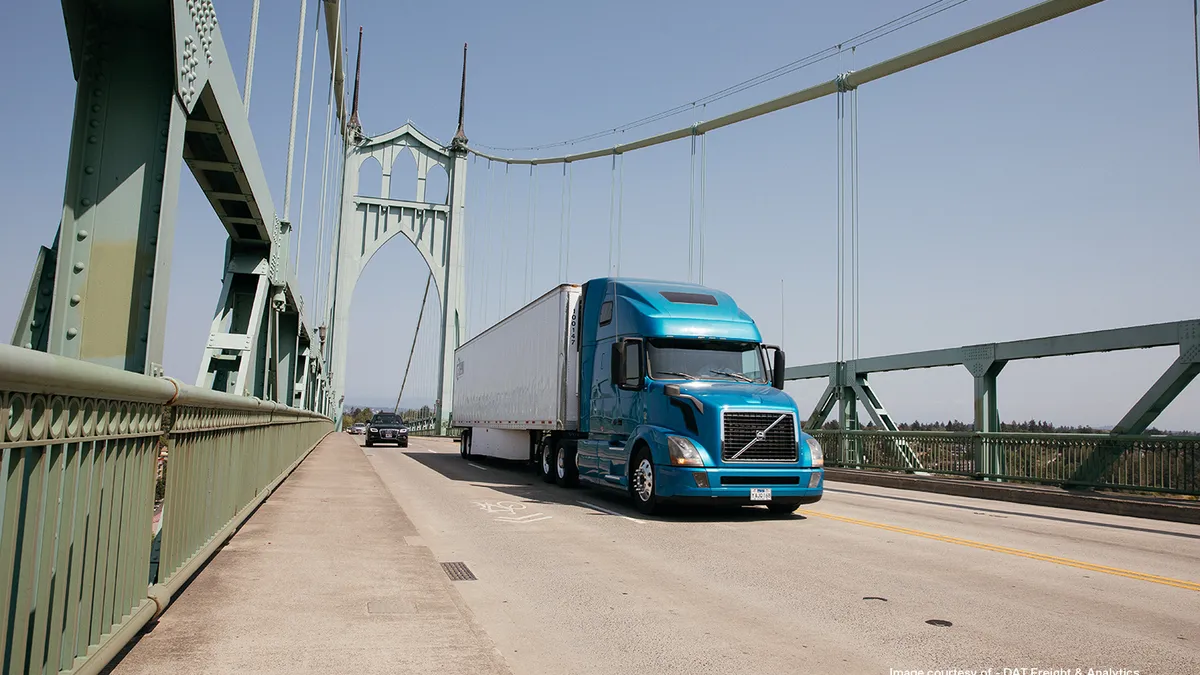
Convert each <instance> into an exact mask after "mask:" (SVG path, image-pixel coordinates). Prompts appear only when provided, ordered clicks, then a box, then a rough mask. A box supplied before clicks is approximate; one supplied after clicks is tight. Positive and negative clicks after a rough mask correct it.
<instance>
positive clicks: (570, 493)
mask: <svg viewBox="0 0 1200 675" xmlns="http://www.w3.org/2000/svg"><path fill="white" fill-rule="evenodd" d="M402 452H404V454H405V455H407V456H408V457H410V458H412V459H413V460H416V461H417V462H419V463H421V464H423V465H424V466H426V467H428V468H430V469H432V470H434V471H436V472H438V473H440V474H441V475H443V476H445V477H446V478H449V479H450V480H453V481H460V482H465V483H471V484H472V485H477V486H479V487H487V488H491V489H493V490H497V491H499V492H503V493H505V494H509V495H512V496H513V497H516V498H518V499H520V500H522V501H525V502H531V503H534V504H566V505H570V506H579V505H580V502H581V501H583V502H591V503H592V504H595V505H597V506H600V507H602V508H605V509H608V510H610V511H613V512H615V513H617V514H619V515H622V516H628V517H630V518H637V519H639V520H659V521H675V522H692V523H708V522H721V523H737V522H757V521H764V520H772V521H775V520H805V518H804V516H801V515H798V514H789V515H786V516H777V515H774V514H772V513H770V512H769V511H767V509H766V508H765V507H758V506H747V507H738V506H733V507H728V506H725V507H721V506H692V505H688V506H668V507H665V508H664V509H663V513H662V515H661V516H660V515H653V516H647V515H645V514H643V513H641V512H640V511H638V510H637V509H636V508H634V506H633V503H632V501H631V500H630V498H629V497H628V496H626V495H625V494H623V493H621V492H618V491H616V490H609V489H604V488H601V487H591V486H587V485H580V487H577V488H570V489H566V488H561V487H558V486H557V485H553V484H550V483H546V482H544V481H543V480H542V477H541V476H538V475H536V474H535V473H534V469H533V467H530V466H529V465H527V464H526V463H524V462H512V461H507V460H502V459H494V458H490V457H472V458H471V459H470V460H464V459H463V458H462V457H461V456H459V455H457V454H450V453H431V452H424V451H420V450H416V451H403V450H402ZM472 464H474V465H476V466H472ZM477 467H482V468H477ZM596 515H609V514H604V513H602V512H599V511H597V512H596Z"/></svg>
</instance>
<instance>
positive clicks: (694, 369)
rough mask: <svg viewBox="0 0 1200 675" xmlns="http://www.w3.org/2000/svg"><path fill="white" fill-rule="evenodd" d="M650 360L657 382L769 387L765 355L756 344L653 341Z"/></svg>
mask: <svg viewBox="0 0 1200 675" xmlns="http://www.w3.org/2000/svg"><path fill="white" fill-rule="evenodd" d="M648 343H649V345H648V349H647V350H646V356H647V358H648V359H649V361H650V377H652V378H654V379H656V380H733V381H738V382H756V383H760V384H766V382H767V376H766V372H767V371H766V368H765V367H764V365H763V357H762V351H761V350H760V349H759V346H758V345H757V344H755V343H753V342H723V341H719V340H694V339H669V338H652V339H650V340H649V341H648Z"/></svg>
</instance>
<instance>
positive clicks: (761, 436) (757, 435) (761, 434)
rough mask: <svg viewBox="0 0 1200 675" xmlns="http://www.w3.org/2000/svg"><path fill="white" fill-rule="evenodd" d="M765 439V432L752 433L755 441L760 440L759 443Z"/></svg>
mask: <svg viewBox="0 0 1200 675" xmlns="http://www.w3.org/2000/svg"><path fill="white" fill-rule="evenodd" d="M766 437H767V432H765V431H756V432H754V438H755V439H757V440H760V441H761V440H762V439H764V438H766Z"/></svg>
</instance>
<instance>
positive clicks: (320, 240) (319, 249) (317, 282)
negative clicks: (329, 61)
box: [310, 72, 333, 321]
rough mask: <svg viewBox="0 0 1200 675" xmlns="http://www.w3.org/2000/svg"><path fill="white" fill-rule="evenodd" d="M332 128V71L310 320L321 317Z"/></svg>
mask: <svg viewBox="0 0 1200 675" xmlns="http://www.w3.org/2000/svg"><path fill="white" fill-rule="evenodd" d="M332 128H333V73H332V72H330V74H329V96H328V100H327V101H326V102H325V149H324V150H323V151H322V154H321V199H320V201H319V202H318V216H317V245H316V250H315V251H314V252H313V258H314V260H313V283H312V293H313V306H312V314H313V315H312V317H311V319H310V320H311V321H318V320H319V319H320V318H321V304H322V303H321V270H322V269H323V268H324V266H325V257H324V255H323V253H324V252H325V216H326V213H327V210H326V208H325V195H326V193H327V192H328V191H329V138H330V136H332V133H333V132H332Z"/></svg>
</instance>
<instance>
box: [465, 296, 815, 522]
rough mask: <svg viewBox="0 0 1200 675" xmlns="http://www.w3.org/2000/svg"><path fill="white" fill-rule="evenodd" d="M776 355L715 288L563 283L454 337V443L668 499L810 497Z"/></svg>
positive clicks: (784, 507)
mask: <svg viewBox="0 0 1200 675" xmlns="http://www.w3.org/2000/svg"><path fill="white" fill-rule="evenodd" d="M783 373H784V354H783V351H782V350H781V349H780V348H779V347H776V346H771V345H765V344H763V342H762V337H761V335H760V333H759V331H758V327H757V326H756V325H755V323H754V321H753V320H752V319H751V318H750V316H749V315H747V314H746V313H745V312H744V311H742V310H741V309H740V308H739V307H738V305H737V303H736V302H734V300H733V298H731V297H730V296H729V295H728V294H726V293H723V292H721V291H718V290H715V289H711V288H707V287H704V286H698V285H695V284H683V283H674V282H666V281H651V280H641V279H626V278H600V279H593V280H591V281H588V282H587V283H584V284H582V285H574V284H563V285H560V286H558V287H557V288H555V289H552V290H551V291H549V292H548V293H546V294H545V295H543V296H541V297H540V298H538V299H536V300H534V301H533V302H530V303H529V304H528V305H526V306H525V307H522V308H521V309H519V310H517V311H516V312H514V313H513V314H511V315H510V316H508V317H506V318H505V319H503V320H502V321H500V322H498V323H497V324H495V325H494V326H492V327H490V328H488V329H487V330H485V331H483V332H482V333H480V334H479V335H477V336H475V337H474V338H472V339H471V340H469V341H468V342H466V343H464V344H463V345H462V346H461V347H459V348H458V349H457V350H456V351H455V372H454V390H453V408H452V410H453V416H454V425H455V426H456V427H459V428H461V429H463V431H462V433H461V444H460V452H461V454H462V455H463V456H464V457H472V456H492V457H499V458H505V459H510V460H520V461H528V462H530V463H531V464H532V465H533V466H534V467H535V470H536V471H537V472H538V473H540V474H541V475H542V476H543V477H544V479H545V480H546V481H547V482H556V483H558V484H559V485H561V486H563V487H573V486H576V485H578V484H579V483H581V482H582V483H587V484H590V485H595V486H602V487H605V488H610V489H614V490H620V491H625V492H628V493H629V495H630V496H631V497H632V499H633V502H634V504H635V505H636V506H637V508H638V509H639V510H640V511H642V512H643V513H654V512H655V511H656V510H657V509H658V508H659V507H660V506H661V505H663V504H664V503H668V502H686V503H700V504H739V505H759V504H761V505H765V506H766V507H767V508H768V509H770V510H771V512H773V513H779V514H786V513H791V512H793V511H795V510H796V509H797V508H798V507H799V506H800V505H801V504H809V503H813V502H816V501H818V500H820V499H821V496H822V492H823V489H824V486H823V479H824V476H823V474H824V470H823V466H824V457H823V454H822V451H821V446H820V444H819V443H817V441H816V439H814V438H812V437H811V436H809V435H808V434H806V433H804V432H803V431H802V430H801V429H800V419H801V418H800V415H799V411H798V410H797V408H796V403H795V401H794V400H792V397H791V396H790V395H788V394H787V393H785V392H784V391H783Z"/></svg>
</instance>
